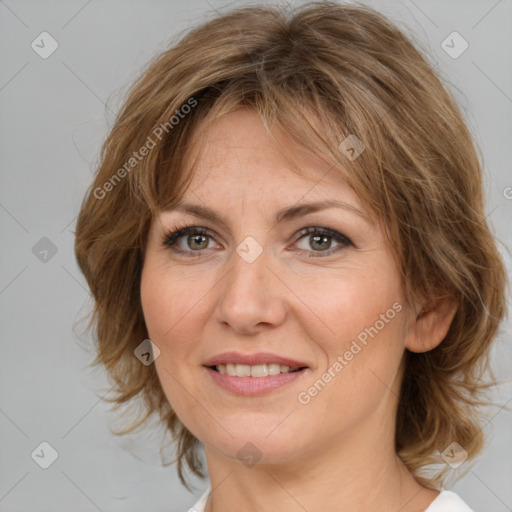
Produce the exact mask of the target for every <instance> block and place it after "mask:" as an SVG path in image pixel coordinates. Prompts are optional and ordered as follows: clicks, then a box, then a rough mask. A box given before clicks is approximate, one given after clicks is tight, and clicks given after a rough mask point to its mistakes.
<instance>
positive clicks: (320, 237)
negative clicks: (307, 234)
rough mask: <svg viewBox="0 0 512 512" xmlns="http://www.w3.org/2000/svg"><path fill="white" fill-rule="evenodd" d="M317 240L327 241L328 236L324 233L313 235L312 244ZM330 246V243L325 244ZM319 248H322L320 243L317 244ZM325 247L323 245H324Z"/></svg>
mask: <svg viewBox="0 0 512 512" xmlns="http://www.w3.org/2000/svg"><path fill="white" fill-rule="evenodd" d="M318 240H322V241H323V242H326V241H329V237H327V236H325V235H321V236H314V237H313V244H316V243H317V241H318ZM329 246H330V243H329V244H327V247H329ZM319 248H320V249H322V246H321V245H320V246H319ZM324 248H325V246H324Z"/></svg>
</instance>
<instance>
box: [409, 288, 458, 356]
mask: <svg viewBox="0 0 512 512" xmlns="http://www.w3.org/2000/svg"><path fill="white" fill-rule="evenodd" d="M457 309H458V304H457V301H456V299H455V298H453V297H443V298H442V299H438V300H437V301H436V302H430V303H428V304H424V305H423V307H422V308H421V310H420V311H419V312H418V313H417V315H416V320H415V321H414V326H413V328H412V329H411V332H410V333H409V336H408V339H407V343H406V348H407V349H409V350H410V351H411V352H428V351H429V350H432V349H434V348H436V347H437V346H438V345H439V344H440V343H441V342H442V341H443V340H444V338H445V337H446V335H447V334H448V330H449V329H450V325H451V324H452V321H453V318H454V317H455V313H456V312H457Z"/></svg>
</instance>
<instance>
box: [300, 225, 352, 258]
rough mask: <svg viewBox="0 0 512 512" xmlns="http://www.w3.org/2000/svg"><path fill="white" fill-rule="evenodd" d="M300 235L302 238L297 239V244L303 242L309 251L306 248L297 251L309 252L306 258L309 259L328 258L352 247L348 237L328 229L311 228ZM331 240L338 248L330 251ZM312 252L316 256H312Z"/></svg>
mask: <svg viewBox="0 0 512 512" xmlns="http://www.w3.org/2000/svg"><path fill="white" fill-rule="evenodd" d="M300 235H302V236H300V237H299V239H298V242H300V241H303V240H305V241H306V245H308V246H309V247H310V248H311V249H309V248H308V247H306V248H305V249H303V248H301V249H299V252H302V253H304V252H309V253H310V254H309V255H308V256H309V257H310V258H318V257H320V258H321V257H324V256H330V255H331V254H333V253H335V252H339V251H341V250H342V249H345V248H346V247H349V246H351V245H353V244H352V241H351V240H350V239H349V238H348V237H346V236H345V235H343V234H342V233H338V231H334V230H333V229H329V228H322V227H317V226H311V227H308V228H306V229H304V230H302V231H301V232H300ZM333 239H334V240H335V241H336V243H337V244H338V246H336V247H334V249H331V247H332V241H333ZM312 252H313V253H315V252H316V253H317V254H312ZM318 253H320V254H318Z"/></svg>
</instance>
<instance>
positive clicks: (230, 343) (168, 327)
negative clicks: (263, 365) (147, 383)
mask: <svg viewBox="0 0 512 512" xmlns="http://www.w3.org/2000/svg"><path fill="white" fill-rule="evenodd" d="M205 137H206V145H205V146H204V149H203V150H202V152H201V153H200V154H199V159H198V161H197V167H196V168H195V173H194V176H193V180H192V182H191V185H190V187H189V188H188V190H187V191H186V193H185V197H184V198H183V200H182V201H183V202H186V203H189V204H194V205H200V206H203V207H204V206H207V207H209V208H211V209H213V210H215V212H217V214H218V215H219V216H220V217H221V218H222V219H224V223H222V222H220V221H214V220H209V219H205V218H200V217H198V216H196V215H193V214H191V213H188V212H185V211H181V210H176V209H173V210H170V211H166V212H161V214H160V216H159V217H158V218H156V219H154V220H153V222H152V224H151V229H150V232H149V236H148V243H147V247H146V252H145V260H144V266H143V272H142V278H141V300H142V307H143V312H144V317H145V320H146V325H147V328H148V333H149V337H150V339H151V340H152V341H153V342H154V343H155V344H156V345H157V346H158V348H159V349H160V351H161V352H160V355H159V357H157V359H156V360H155V365H156V369H157V372H158V376H159V379H160V381H161V383H162V387H163V389H164V391H165V394H166V396H167V398H168V400H169V402H170V404H171V405H172V407H173V409H174V410H175V411H176V414H177V415H178V417H179V418H180V420H181V421H182V423H183V424H184V425H185V426H186V427H187V428H188V429H189V430H190V431H191V432H192V433H193V434H194V435H195V436H196V437H197V438H198V439H200V440H201V441H202V443H204V447H205V454H206V460H207V467H208V474H209V478H210V482H211V485H212V489H213V493H212V498H211V499H210V500H209V502H208V504H207V506H206V511H207V512H211V511H215V512H232V511H239V510H245V511H248V512H252V511H260V512H261V511H272V510H280V511H281V512H288V511H290V512H291V511H294V512H295V511H299V510H307V511H308V512H320V511H325V510H350V511H354V512H355V511H361V512H362V511H365V512H366V511H377V510H379V511H380V512H391V511H393V512H398V511H400V512H420V511H424V510H425V509H426V508H427V507H428V506H429V505H430V503H431V502H432V501H433V500H434V499H435V498H436V497H437V496H438V494H439V492H438V491H435V490H432V489H427V488H425V487H422V486H421V485H420V484H419V483H417V482H416V480H415V479H414V478H413V476H412V475H411V474H410V473H409V472H408V471H407V470H406V468H405V466H403V464H402V463H401V462H400V461H399V459H398V458H397V456H396V454H395V450H394V433H395V414H396V408H397V403H398V395H399V384H400V376H401V365H400V363H401V361H402V357H403V354H404V351H405V349H406V348H407V349H409V350H411V351H414V352H423V351H425V350H430V349H432V348H434V347H435V346H437V345H438V344H439V343H440V342H441V341H442V339H443V338H444V337H445V335H446V333H447V331H448V328H449V325H450V323H451V320H452V318H453V315H454V313H455V307H454V306H453V305H452V304H451V303H447V302H441V303H439V304H434V305H432V304H429V305H422V306H423V307H416V308H412V307H409V306H407V305H406V303H405V299H404V296H403V291H402V287H401V280H400V273H399V270H398V268H397V266H396V263H395V261H394V259H393V257H392V254H391V252H390V250H389V248H388V246H387V245H386V242H385V237H384V233H383V231H382V229H381V227H380V226H379V224H378V223H375V222H372V221H371V220H369V219H368V218H367V217H368V211H367V209H366V208H365V206H364V205H363V204H362V203H361V202H360V201H359V200H358V197H357V196H356V195H355V193H354V192H353V190H352V189H351V188H350V187H349V186H348V185H347V183H346V182H345V180H344V179H343V178H342V177H341V175H340V174H339V173H337V172H336V171H335V170H334V169H330V166H329V165H327V164H326V162H324V161H322V160H320V159H318V158H316V157H314V156H313V155H312V154H311V153H306V151H305V150H301V149H300V148H298V147H292V146H291V145H286V146H285V145H280V146H277V145H276V143H274V142H273V141H272V139H271V138H270V137H269V135H268V134H267V132H266V130H265V127H264V125H263V123H262V122H261V120H260V118H259V117H258V115H257V114H255V113H254V112H251V111H248V110H245V109H239V110H236V111H234V112H232V113H230V114H227V115H225V116H223V117H221V118H219V119H217V120H216V121H215V123H214V124H213V125H212V126H211V127H210V128H209V129H208V130H207V132H206V134H205ZM194 147H195V146H194V144H192V148H194ZM193 150H194V149H193ZM286 151H289V153H288V157H289V158H291V157H294V160H295V161H296V162H297V163H298V164H300V167H301V169H302V170H303V172H304V173H305V176H301V175H299V174H297V173H295V172H293V170H291V169H290V167H289V162H288V161H287V160H286V159H285V158H284V157H283V154H284V152H286ZM327 200H336V201H341V202H343V203H346V204H348V205H349V206H350V208H340V207H330V208H327V209H323V210H320V211H317V212H314V213H308V214H307V215H301V216H298V217H295V218H291V219H286V220H282V221H281V222H279V223H277V224H275V223H274V217H275V215H276V213H277V212H278V211H279V210H281V209H284V208H288V207H292V206H297V205H302V204H307V203H311V202H318V201H327ZM354 209H357V210H359V212H360V213H361V214H359V213H357V212H356V211H354ZM176 224H177V225H178V226H179V227H180V228H181V227H183V226H199V227H203V228H205V229H206V230H207V235H206V236H203V237H202V236H201V234H192V235H191V234H185V235H182V236H181V237H180V238H179V239H178V240H176V241H175V244H174V245H171V246H168V245H167V246H166V245H164V243H163V242H164V240H165V237H166V235H167V234H168V233H169V232H170V231H174V230H175V227H176ZM308 227H319V228H329V229H331V230H334V231H336V232H338V233H340V234H342V235H344V237H347V238H348V239H349V240H350V243H346V242H345V241H343V239H342V241H337V240H336V239H335V238H334V237H332V236H330V235H329V236H327V238H326V239H325V240H322V233H313V234H310V233H305V234H303V230H304V229H305V228H308ZM323 236H326V235H325V234H323ZM246 237H252V238H254V239H255V240H256V241H257V242H258V244H259V245H260V246H261V248H262V249H263V252H262V253H261V254H260V255H259V256H258V257H257V258H256V259H255V260H254V261H252V262H251V263H248V262H247V261H245V260H244V259H243V258H242V257H241V256H240V255H239V254H238V253H237V252H236V248H237V247H238V246H239V245H240V244H241V242H242V241H244V240H245V239H246ZM318 237H320V238H318ZM176 249H181V250H182V251H183V252H181V253H180V252H177V250H176ZM324 254H325V256H324ZM395 303H398V304H400V305H401V306H402V307H401V309H400V311H399V312H396V314H395V315H394V316H393V318H392V319H389V318H388V317H386V319H387V320H388V321H387V322H382V321H381V322H380V323H378V324H376V322H377V321H378V320H379V319H381V318H382V317H381V315H383V314H384V315H385V314H386V312H387V311H388V310H390V309H393V304H395ZM382 323H384V326H383V327H382V328H381V329H378V334H376V335H375V336H374V337H370V336H369V337H368V341H367V344H366V345H363V344H361V343H359V345H360V347H361V350H360V351H359V352H358V353H357V354H355V355H354V356H353V358H352V359H351V360H350V361H347V364H346V365H345V366H344V367H343V369H342V370H341V371H338V372H332V373H334V374H335V376H334V377H333V378H332V379H331V380H330V382H328V383H327V384H326V385H325V387H324V388H323V389H321V391H319V392H318V393H317V394H316V396H311V399H310V401H309V402H308V403H307V404H304V403H301V402H300V401H299V400H298V395H299V393H301V392H307V390H308V389H309V388H310V387H311V386H312V385H313V384H314V383H315V382H316V381H317V380H318V379H320V378H321V376H322V374H323V373H324V372H326V371H328V369H329V368H332V367H333V364H334V363H335V361H336V360H337V359H338V356H343V355H344V354H345V353H346V352H347V350H349V349H350V346H351V343H352V342H353V340H355V339H357V336H358V334H360V333H361V332H363V331H364V330H365V328H368V327H370V326H375V325H379V326H380V325H381V324H382ZM226 351H237V352H241V353H243V354H252V353H255V352H272V353H274V354H277V355H280V356H283V357H289V358H293V359H295V360H298V361H301V362H304V363H305V364H306V365H307V366H308V370H306V372H304V374H303V375H301V376H300V377H299V378H298V379H296V380H294V381H293V382H291V383H289V384H287V385H285V386H283V387H281V388H278V389H276V390H274V391H272V392H270V393H266V394H263V395H261V396H241V395H238V394H235V393H232V392H230V391H227V390H224V389H222V388H220V387H219V386H218V385H217V384H216V383H214V381H213V379H212V377H211V375H210V374H209V372H208V370H207V369H206V368H205V367H204V366H203V365H204V363H205V362H206V361H207V359H209V358H211V357H213V356H215V355H217V354H220V353H222V352H226ZM246 443H252V445H254V446H255V447H257V450H258V454H259V455H260V456H261V458H260V459H259V461H258V462H257V464H255V465H252V466H249V465H246V464H244V463H243V461H241V460H240V457H239V456H238V455H237V452H239V450H241V449H242V448H243V447H244V445H246Z"/></svg>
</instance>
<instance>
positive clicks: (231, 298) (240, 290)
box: [216, 237, 284, 331]
mask: <svg viewBox="0 0 512 512" xmlns="http://www.w3.org/2000/svg"><path fill="white" fill-rule="evenodd" d="M231 260H232V261H231V265H230V270H229V272H228V274H227V276H226V278H225V279H224V280H223V284H222V287H221V289H220V290H219V296H218V302H217V313H216V316H217V319H218V320H220V321H222V322H225V323H228V324H230V325H231V326H232V327H233V328H234V329H236V330H241V331H250V330H251V328H253V327H255V326H257V325H258V324H261V323H267V324H273V323H274V324H275V323H279V322H280V321H281V320H282V315H283V313H284V308H283V304H282V303H281V302H282V301H281V299H280V298H279V297H278V296H277V294H276V293H275V292H276V288H275V283H274V284H273V283H272V282H271V281H272V280H273V275H272V272H271V271H270V270H269V269H268V268H267V266H268V264H269V261H268V253H267V252H265V251H264V250H263V247H262V246H261V245H260V244H259V243H258V242H256V240H254V239H251V237H247V238H246V239H245V240H243V241H242V242H241V243H240V244H239V245H238V246H237V248H236V252H234V253H233V255H232V258H231Z"/></svg>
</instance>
